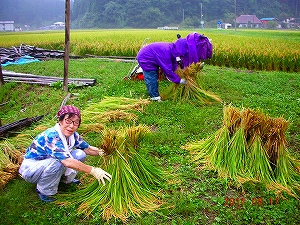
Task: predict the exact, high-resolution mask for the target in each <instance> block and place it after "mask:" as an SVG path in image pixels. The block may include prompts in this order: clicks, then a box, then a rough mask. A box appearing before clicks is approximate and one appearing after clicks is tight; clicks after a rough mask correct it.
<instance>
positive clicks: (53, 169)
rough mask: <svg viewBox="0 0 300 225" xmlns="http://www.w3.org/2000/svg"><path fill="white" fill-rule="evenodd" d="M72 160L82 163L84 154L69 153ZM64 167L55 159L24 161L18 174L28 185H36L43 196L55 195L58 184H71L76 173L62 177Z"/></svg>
mask: <svg viewBox="0 0 300 225" xmlns="http://www.w3.org/2000/svg"><path fill="white" fill-rule="evenodd" d="M71 155H72V156H73V158H74V159H77V160H79V161H81V162H84V161H85V159H86V154H85V152H84V151H82V150H80V149H75V150H73V151H71ZM65 171H66V167H65V166H64V165H63V164H62V163H61V162H60V161H59V160H57V159H55V158H52V157H51V158H47V159H43V160H34V159H24V160H23V162H22V164H21V166H20V169H19V173H20V175H21V176H22V178H23V179H24V180H25V181H27V182H30V183H34V184H35V183H36V188H37V189H38V190H39V191H40V192H41V193H42V194H44V195H55V194H56V193H57V190H58V185H59V182H60V181H62V182H64V183H71V182H72V181H73V179H74V178H75V176H76V175H77V171H75V172H74V173H72V174H70V175H68V176H64V173H65Z"/></svg>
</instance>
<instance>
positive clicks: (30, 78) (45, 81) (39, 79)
mask: <svg viewBox="0 0 300 225" xmlns="http://www.w3.org/2000/svg"><path fill="white" fill-rule="evenodd" d="M2 74H3V79H4V82H18V83H20V82H22V83H29V84H40V85H51V84H53V83H56V82H59V81H61V82H63V78H62V77H52V76H39V75H34V74H25V73H15V72H12V71H6V70H3V71H2ZM68 84H74V85H76V86H89V85H95V84H96V80H95V79H87V78H68Z"/></svg>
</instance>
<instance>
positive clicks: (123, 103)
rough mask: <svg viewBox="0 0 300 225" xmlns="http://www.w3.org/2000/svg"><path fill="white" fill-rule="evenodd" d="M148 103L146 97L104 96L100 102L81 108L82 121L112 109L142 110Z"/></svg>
mask: <svg viewBox="0 0 300 225" xmlns="http://www.w3.org/2000/svg"><path fill="white" fill-rule="evenodd" d="M149 103H150V100H147V99H132V98H125V97H105V98H104V99H102V100H101V101H100V102H96V103H92V104H90V105H89V106H88V107H87V108H86V109H84V110H82V112H81V113H82V123H85V122H86V120H88V121H90V120H93V118H94V117H95V118H97V115H99V114H101V113H107V112H108V111H112V110H119V111H129V110H138V111H143V107H144V106H145V105H147V104H149Z"/></svg>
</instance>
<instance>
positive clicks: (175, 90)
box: [160, 62, 222, 105]
mask: <svg viewBox="0 0 300 225" xmlns="http://www.w3.org/2000/svg"><path fill="white" fill-rule="evenodd" d="M203 65H204V64H203V63H201V62H198V63H196V64H195V63H192V64H191V65H189V66H188V67H186V68H184V69H180V68H179V69H177V70H176V71H175V73H177V74H178V75H179V76H180V77H181V78H182V79H185V80H186V84H184V85H181V84H176V83H172V84H171V85H170V86H169V87H168V88H166V89H165V90H164V91H162V93H161V94H160V95H161V97H162V99H163V100H167V99H171V100H173V101H187V102H190V103H194V104H200V105H206V104H212V103H217V102H221V101H222V100H221V99H220V98H219V97H218V96H216V95H214V94H212V93H210V92H209V91H206V90H203V89H202V88H201V87H200V86H199V84H198V82H197V73H198V72H199V71H200V70H201V69H202V68H203Z"/></svg>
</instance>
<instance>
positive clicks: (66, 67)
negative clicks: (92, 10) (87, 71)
mask: <svg viewBox="0 0 300 225" xmlns="http://www.w3.org/2000/svg"><path fill="white" fill-rule="evenodd" d="M69 54H70V0H66V9H65V54H64V83H63V90H64V91H66V92H68V72H69Z"/></svg>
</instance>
